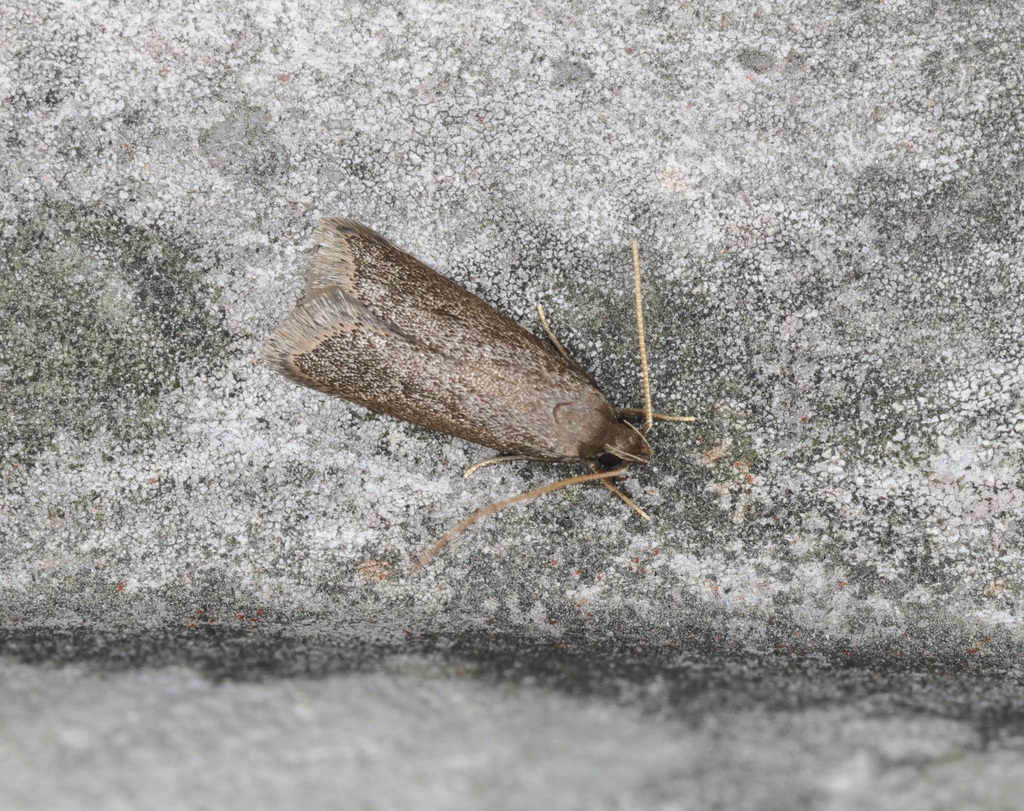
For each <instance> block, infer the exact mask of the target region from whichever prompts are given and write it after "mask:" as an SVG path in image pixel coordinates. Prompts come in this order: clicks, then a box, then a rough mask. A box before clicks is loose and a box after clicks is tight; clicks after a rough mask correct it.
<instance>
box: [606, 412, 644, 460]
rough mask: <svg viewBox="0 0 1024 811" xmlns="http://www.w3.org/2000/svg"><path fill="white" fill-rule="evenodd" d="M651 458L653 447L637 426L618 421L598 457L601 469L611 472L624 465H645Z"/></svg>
mask: <svg viewBox="0 0 1024 811" xmlns="http://www.w3.org/2000/svg"><path fill="white" fill-rule="evenodd" d="M650 458H651V446H650V445H649V444H648V443H647V440H646V439H645V438H644V435H643V434H641V433H640V430H639V429H638V428H637V427H636V426H635V425H630V424H629V423H628V422H625V421H624V420H616V421H615V422H613V423H612V424H611V425H609V427H608V432H607V434H606V436H605V437H604V450H602V451H601V452H600V453H599V454H598V455H597V462H598V464H599V465H601V467H604V468H607V469H609V470H611V469H613V468H616V467H619V466H621V465H623V464H637V465H645V464H647V462H648V461H650Z"/></svg>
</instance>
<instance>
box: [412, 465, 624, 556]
mask: <svg viewBox="0 0 1024 811" xmlns="http://www.w3.org/2000/svg"><path fill="white" fill-rule="evenodd" d="M627 469H628V466H627V465H623V466H622V467H618V468H616V469H615V470H602V471H599V472H596V473H586V474H584V475H582V476H570V477H569V478H568V479H560V480H559V481H557V482H552V483H551V484H545V485H544V486H543V487H538V488H536V489H534V490H529V491H528V492H526V493H520V494H519V495H518V496H512V497H511V498H506V499H504V500H502V501H496V502H494V504H491V505H489V506H487V507H484V508H483V509H480V510H477V511H476V512H475V513H473V514H472V515H471V516H469V518H467V519H466V520H464V521H463V522H462V523H461V524H459V525H458V526H456V527H453V528H452V529H450V530H448V532H446V533H445V534H444V535H443V536H442V537H441V540H439V541H438V542H437V543H435V544H434V545H433V546H431V547H430V548H429V549H427V551H426V552H424V553H423V554H422V555H420V559H419V562H418V563H417V564H416V568H417V570H418V569H422V568H423V567H425V566H426V565H427V564H429V563H430V561H432V560H433V559H434V558H436V557H437V555H438V553H439V552H441V550H442V549H444V548H445V547H446V546H448V544H450V543H451V542H452V541H454V540H455V538H456V537H457V536H458V535H460V534H461V533H462V532H464V531H465V530H466V529H468V528H469V527H471V526H473V524H475V523H476V522H477V521H479V520H481V519H482V518H486V517H487V516H488V515H492V514H493V513H496V512H498V510H504V509H505V508H506V507H511V506H512V505H513V504H518V503H519V502H520V501H527V500H528V499H531V498H536V497H537V496H542V495H544V494H545V493H553V492H554V491H555V490H561V489H562V488H563V487H568V486H569V485H571V484H581V483H583V482H592V481H604V480H605V479H613V478H615V477H616V476H621V475H622V474H623V473H625V472H626V470H627ZM616 492H618V491H616Z"/></svg>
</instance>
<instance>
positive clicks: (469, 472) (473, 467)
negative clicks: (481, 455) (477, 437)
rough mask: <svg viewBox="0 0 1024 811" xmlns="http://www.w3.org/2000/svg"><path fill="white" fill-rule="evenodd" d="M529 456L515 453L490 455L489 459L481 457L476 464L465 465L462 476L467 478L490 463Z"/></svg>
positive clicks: (496, 463) (522, 458)
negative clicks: (510, 454) (511, 454)
mask: <svg viewBox="0 0 1024 811" xmlns="http://www.w3.org/2000/svg"><path fill="white" fill-rule="evenodd" d="M529 458H530V457H529V456H515V455H513V456H492V457H491V458H490V459H483V460H481V461H479V462H477V463H476V464H474V465H470V466H469V467H467V468H466V472H465V473H463V474H462V478H464V479H468V478H469V477H470V476H472V475H473V474H474V473H476V472H477V471H478V470H483V469H484V468H485V467H490V466H491V465H498V464H501V463H502V462H522V461H524V460H528V459H529Z"/></svg>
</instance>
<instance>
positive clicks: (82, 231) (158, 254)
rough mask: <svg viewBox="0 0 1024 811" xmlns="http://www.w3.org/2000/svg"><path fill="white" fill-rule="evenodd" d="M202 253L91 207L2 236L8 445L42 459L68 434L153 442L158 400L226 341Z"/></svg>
mask: <svg viewBox="0 0 1024 811" xmlns="http://www.w3.org/2000/svg"><path fill="white" fill-rule="evenodd" d="M205 270H206V268H204V267H203V266H202V262H201V261H200V259H199V257H198V254H197V252H196V250H195V248H194V247H192V246H190V245H188V244H187V243H185V242H183V241H182V240H181V239H180V238H178V237H175V236H172V235H168V234H166V233H164V232H161V231H159V230H154V229H145V228H140V227H138V226H133V225H129V224H128V223H126V222H125V221H124V220H122V219H121V218H119V217H117V216H115V215H112V214H109V213H105V212H100V211H93V210H91V209H88V208H85V207H82V206H73V205H65V204H58V205H53V206H48V207H45V208H41V209H37V210H35V211H32V212H29V213H27V214H26V215H25V216H23V217H22V218H20V219H19V220H17V221H16V222H14V223H13V224H11V225H9V226H8V227H7V228H6V230H5V231H4V232H3V236H2V237H0V318H2V320H3V324H4V327H3V330H2V332H0V446H2V447H3V448H4V449H5V451H6V453H7V455H8V456H9V457H12V456H13V457H14V458H16V459H20V460H22V461H28V460H30V459H32V458H33V457H34V456H35V455H36V454H37V453H39V451H41V450H42V449H44V448H45V447H47V445H48V444H49V442H50V440H51V438H52V437H53V436H54V435H55V434H56V433H58V432H67V433H71V434H73V435H76V436H79V437H88V436H92V435H94V434H95V433H97V432H99V431H104V430H105V431H108V432H109V433H110V434H111V435H112V436H113V437H114V438H115V439H117V440H120V441H125V440H130V439H137V438H142V437H145V436H147V435H148V434H149V431H150V430H151V426H152V422H153V420H152V418H153V414H154V408H155V403H156V400H157V398H158V397H159V396H160V395H161V394H163V393H164V392H167V391H169V390H171V389H173V388H174V387H176V386H177V385H178V384H179V382H180V377H181V375H182V374H187V373H188V371H187V370H188V369H189V368H190V367H193V366H195V365H196V364H198V363H200V362H202V360H203V359H205V358H208V357H210V356H211V355H214V354H216V353H217V352H219V351H220V350H221V349H222V348H223V346H224V345H225V343H226V339H227V335H226V333H225V332H224V330H223V328H222V326H221V319H220V317H219V316H218V315H217V314H216V311H215V309H214V307H213V306H212V304H211V291H210V290H209V289H208V288H207V287H206V286H205V285H204V284H203V283H202V278H203V275H204V271H205Z"/></svg>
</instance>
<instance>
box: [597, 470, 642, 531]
mask: <svg viewBox="0 0 1024 811" xmlns="http://www.w3.org/2000/svg"><path fill="white" fill-rule="evenodd" d="M593 470H594V472H595V473H598V472H600V470H601V468H599V467H598V466H597V465H593ZM599 481H600V482H601V484H603V485H604V486H605V488H606V489H607V490H609V491H610V492H612V493H614V494H615V495H617V496H618V497H619V498H620V499H622V501H623V502H624V503H625V504H626V505H627V506H628V507H629V508H630V509H632V510H634V511H636V514H637V515H639V516H640V517H641V518H643V519H644V521H650V520H651V516H650V515H648V514H647V512H645V511H644V509H643V508H642V507H641V506H640V505H639V504H637V503H636V502H635V501H633V499H631V498H630V497H629V496H627V495H626V494H625V493H623V492H622V491H621V490H620V489H619V488H618V487H616V486H615V485H614V484H612V483H611V481H610V480H609V479H599Z"/></svg>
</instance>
